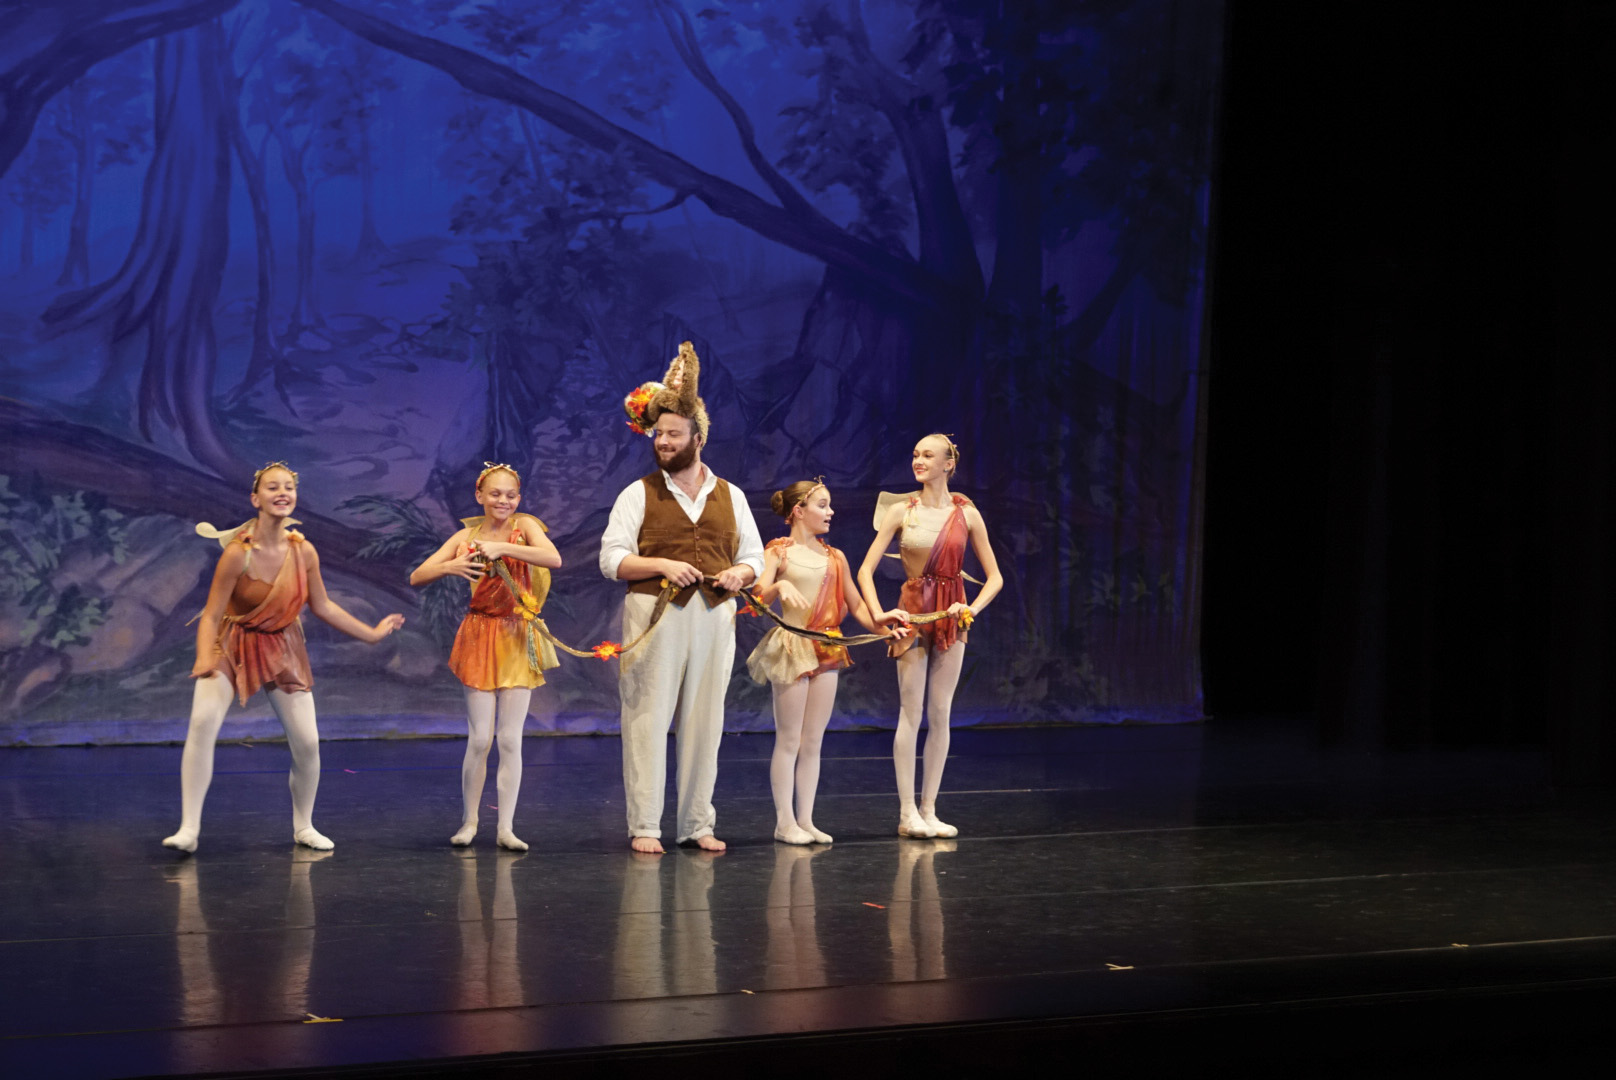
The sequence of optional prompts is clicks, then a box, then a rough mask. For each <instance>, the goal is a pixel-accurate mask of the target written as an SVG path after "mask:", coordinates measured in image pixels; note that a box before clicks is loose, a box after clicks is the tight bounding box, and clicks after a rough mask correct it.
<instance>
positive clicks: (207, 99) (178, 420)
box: [42, 22, 238, 475]
mask: <svg viewBox="0 0 1616 1080" xmlns="http://www.w3.org/2000/svg"><path fill="white" fill-rule="evenodd" d="M223 47H224V31H223V29H222V28H221V27H220V26H219V25H218V23H217V22H209V23H206V24H203V25H202V26H199V27H195V28H193V29H190V30H185V31H182V32H181V33H178V34H170V35H168V36H167V37H164V38H161V39H160V40H159V41H158V43H157V51H156V57H155V68H156V90H155V100H154V111H155V115H154V124H153V134H154V143H153V152H152V159H151V164H150V166H149V167H148V169H147V171H146V182H145V187H144V190H143V192H142V201H141V214H140V224H139V226H138V227H137V229H136V232H135V239H134V242H133V243H132V244H131V246H130V249H129V253H128V255H127V256H126V257H125V259H124V262H123V265H122V266H121V267H120V268H119V270H118V272H117V273H116V274H115V275H114V276H113V277H112V278H111V279H109V280H108V281H106V282H103V283H102V284H100V285H98V286H95V287H94V288H92V289H89V290H86V291H83V292H80V293H76V294H72V295H69V296H65V297H63V298H62V299H61V300H59V301H57V302H56V303H55V304H53V305H51V307H50V308H49V309H47V310H46V311H45V313H44V315H43V316H42V318H43V320H44V321H45V322H46V323H47V324H49V325H54V326H56V327H58V328H76V327H84V326H89V325H91V324H96V325H100V326H104V327H105V329H106V332H107V335H108V337H109V338H110V340H111V341H112V342H114V343H116V342H119V341H123V340H124V339H127V338H129V337H130V336H131V335H133V334H136V333H138V332H141V331H144V332H145V337H146V353H145V359H144V363H143V365H142V369H141V375H140V384H139V389H138V391H137V395H136V417H137V428H138V430H139V432H140V434H141V435H142V436H143V437H144V438H146V439H152V438H153V437H154V434H155V432H156V431H157V430H158V428H159V427H166V428H169V429H170V430H172V431H173V432H174V433H175V434H176V435H177V436H178V437H179V439H180V441H181V442H182V443H183V444H184V446H185V448H186V449H187V450H188V451H189V452H190V453H191V455H192V456H193V457H194V458H195V459H196V460H197V461H198V462H200V463H202V464H203V465H205V466H207V467H208V468H210V469H214V470H216V471H218V472H219V473H220V474H221V475H225V474H228V473H230V472H234V471H236V470H237V468H238V462H237V460H236V457H235V455H234V454H233V453H232V452H231V451H230V449H229V448H228V446H227V445H226V443H225V441H224V438H223V436H222V434H221V432H220V429H219V426H218V423H217V420H216V418H215V414H214V403H213V383H214V375H215V371H216V368H217V364H218V341H217V338H216V336H215V332H214V326H213V309H214V307H215V306H216V303H217V301H218V298H219V286H220V280H221V277H222V275H223V273H224V267H225V260H226V257H227V255H228V254H229V242H230V241H229V227H230V220H229V208H230V118H229V114H228V112H227V110H226V109H225V107H224V94H223V92H222V83H221V74H222V73H221V68H220V57H221V55H222V53H223Z"/></svg>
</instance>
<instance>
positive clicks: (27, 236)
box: [17, 209, 39, 270]
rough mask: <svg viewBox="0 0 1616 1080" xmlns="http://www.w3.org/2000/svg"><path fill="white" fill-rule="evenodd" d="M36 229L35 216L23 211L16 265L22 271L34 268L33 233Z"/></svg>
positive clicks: (30, 212)
mask: <svg viewBox="0 0 1616 1080" xmlns="http://www.w3.org/2000/svg"><path fill="white" fill-rule="evenodd" d="M38 229H39V223H38V220H37V215H35V213H34V212H33V211H32V210H26V209H25V210H24V211H23V212H22V237H21V239H20V240H19V241H18V244H17V265H18V266H19V267H20V268H21V269H23V270H32V269H33V268H34V233H35V232H36V231H38Z"/></svg>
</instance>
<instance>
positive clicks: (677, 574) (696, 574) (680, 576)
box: [662, 559, 729, 589]
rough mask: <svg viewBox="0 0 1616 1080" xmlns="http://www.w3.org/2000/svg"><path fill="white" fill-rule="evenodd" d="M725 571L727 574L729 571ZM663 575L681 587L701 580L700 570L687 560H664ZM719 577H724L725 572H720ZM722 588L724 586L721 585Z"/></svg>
mask: <svg viewBox="0 0 1616 1080" xmlns="http://www.w3.org/2000/svg"><path fill="white" fill-rule="evenodd" d="M724 573H726V574H727V573H729V571H727V570H726V571H724ZM662 576H663V577H665V578H667V579H668V580H669V581H671V582H673V584H675V585H677V586H679V587H680V588H681V589H682V588H684V587H685V586H686V585H695V584H697V583H698V582H700V581H701V571H700V570H697V569H696V568H695V567H694V566H691V565H690V564H689V563H687V562H680V561H679V560H678V559H663V560H662ZM719 577H723V574H720V575H719ZM720 588H722V586H720Z"/></svg>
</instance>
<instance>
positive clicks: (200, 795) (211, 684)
mask: <svg viewBox="0 0 1616 1080" xmlns="http://www.w3.org/2000/svg"><path fill="white" fill-rule="evenodd" d="M234 696H235V688H234V687H233V686H232V685H231V684H230V680H229V679H227V678H225V677H224V676H223V675H220V674H219V673H218V672H214V673H213V674H211V675H208V676H206V677H205V678H201V679H197V680H196V688H195V690H194V691H193V692H192V694H191V726H190V729H189V730H188V731H187V732H186V734H185V753H184V754H183V755H182V756H181V758H180V827H179V830H178V831H177V832H175V833H174V835H173V836H170V837H167V838H165V839H164V840H163V843H164V844H165V845H166V846H168V847H171V848H177V849H179V850H180V851H195V850H196V841H197V835H198V834H199V833H201V831H202V801H203V800H204V799H205V798H207V794H208V785H209V784H211V783H212V782H213V747H214V744H215V743H217V742H218V740H219V727H220V725H222V724H223V723H224V716H225V713H226V712H228V711H229V709H230V699H231V698H232V697H234ZM269 704H270V707H271V708H273V709H274V710H275V715H276V717H278V718H279V719H280V722H281V727H282V728H283V729H285V731H286V745H287V746H288V747H290V748H291V751H292V773H291V777H290V778H289V781H288V782H289V784H290V786H291V789H292V838H293V839H294V840H296V841H297V842H298V843H300V844H307V845H308V846H309V847H312V848H318V849H320V850H322V851H324V850H329V849H330V848H331V847H332V843H331V841H330V840H327V839H326V838H325V837H324V836H321V835H320V833H319V832H318V831H317V830H316V829H315V828H314V820H313V818H314V796H315V793H316V792H318V791H319V790H320V731H319V728H318V727H317V726H316V725H315V718H314V695H313V694H311V693H309V692H308V691H307V690H299V691H296V692H295V693H290V694H289V693H286V692H285V691H283V690H277V689H274V688H273V687H272V688H270V690H269Z"/></svg>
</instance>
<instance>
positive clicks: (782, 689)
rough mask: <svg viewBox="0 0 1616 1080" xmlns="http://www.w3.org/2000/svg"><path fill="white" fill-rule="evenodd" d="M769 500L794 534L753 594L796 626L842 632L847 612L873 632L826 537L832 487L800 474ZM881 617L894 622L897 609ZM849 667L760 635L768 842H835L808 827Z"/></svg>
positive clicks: (842, 560) (798, 640) (766, 558)
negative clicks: (766, 716) (770, 744)
mask: <svg viewBox="0 0 1616 1080" xmlns="http://www.w3.org/2000/svg"><path fill="white" fill-rule="evenodd" d="M770 505H771V506H772V507H773V509H774V512H775V513H776V514H779V515H780V516H781V517H782V518H784V519H785V521H786V523H787V524H788V525H790V526H791V534H790V535H789V536H782V537H781V538H780V539H778V540H773V541H771V542H770V543H769V544H768V546H767V547H765V548H764V549H763V574H762V576H760V577H759V578H758V581H757V595H758V598H759V599H761V600H762V601H763V602H764V603H769V602H771V601H773V600H774V599H775V597H779V599H780V606H781V608H782V610H783V611H784V613H785V616H784V617H785V620H786V622H787V623H789V624H791V625H792V626H798V627H802V628H804V629H808V630H824V631H837V632H838V633H839V632H840V627H841V625H842V620H843V619H845V618H847V616H848V615H849V614H852V616H853V617H854V618H855V619H857V620H858V621H859V622H860V623H862V624H863V625H864V626H865V628H866V629H868V630H870V631H871V632H872V633H877V632H879V631H880V627H878V626H877V625H876V622H875V619H874V618H873V617H872V616H871V615H870V610H869V608H868V607H867V606H866V605H865V603H864V600H863V598H862V597H860V596H859V594H858V587H857V586H856V585H854V584H853V572H852V571H851V570H849V569H848V566H847V557H846V556H845V555H843V554H842V553H841V552H840V551H839V550H837V549H836V548H833V547H831V546H830V545H829V544H827V543H825V541H824V535H825V533H826V532H827V531H829V529H830V522H831V518H833V517H834V516H835V513H836V512H835V511H834V510H832V509H831V507H830V489H829V488H827V487H826V486H825V485H824V484H823V483H822V482H820V481H818V480H799V481H798V482H797V483H795V484H792V485H791V486H790V487H788V488H786V489H785V490H783V491H776V492H775V493H774V499H773V500H772V501H771V503H770ZM809 596H812V597H813V598H814V599H813V601H812V602H811V603H810V601H809V600H808V597H809ZM886 614H888V615H889V616H891V617H892V618H893V620H894V621H897V618H898V613H897V612H888V613H886ZM852 663H853V661H852V659H851V658H850V657H849V656H848V655H847V647H846V646H845V645H830V644H826V643H823V642H819V641H813V640H810V639H808V638H804V637H799V636H798V635H796V634H793V633H791V632H790V631H789V630H785V629H782V628H781V627H778V626H776V627H773V628H771V629H770V630H769V632H768V633H767V634H764V635H763V640H762V641H760V642H758V646H757V648H756V649H754V650H752V655H751V656H749V657H748V658H747V660H746V667H747V670H748V671H750V672H751V673H752V679H753V681H754V682H757V683H768V684H769V685H770V687H771V688H772V690H773V693H774V757H773V759H772V760H771V761H770V763H769V786H770V787H771V788H772V789H773V791H774V818H775V825H774V838H775V839H776V840H779V841H781V842H782V843H786V844H828V843H830V842H831V836H830V834H829V833H826V832H824V831H822V830H820V829H818V828H816V827H815V826H814V794H815V792H816V791H817V790H818V788H819V751H820V745H821V743H822V742H823V740H824V737H825V728H826V727H827V726H828V725H829V724H830V713H831V709H832V708H833V707H834V706H835V704H836V684H837V680H838V678H839V676H838V674H837V672H839V671H840V670H841V669H842V668H844V667H850V666H852ZM793 793H795V796H796V799H795V803H796V805H795V808H793V805H792V803H793V799H792V796H793Z"/></svg>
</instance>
